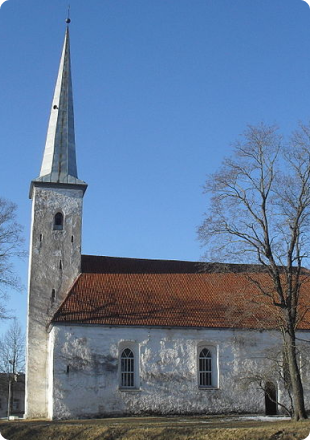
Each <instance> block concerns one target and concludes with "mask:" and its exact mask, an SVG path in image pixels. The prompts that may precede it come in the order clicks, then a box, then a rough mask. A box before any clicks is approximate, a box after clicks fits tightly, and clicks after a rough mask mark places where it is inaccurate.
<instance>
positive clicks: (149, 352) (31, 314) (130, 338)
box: [26, 26, 310, 419]
mask: <svg viewBox="0 0 310 440" xmlns="http://www.w3.org/2000/svg"><path fill="white" fill-rule="evenodd" d="M86 189H87V184H86V183H85V182H84V181H83V180H80V179H79V177H78V174H77V165H76V151H75V134H74V115H73V98H72V83H71V66H70V44H69V29H68V26H67V30H66V35H65V41H64V47H63V52H62V56H61V61H60V67H59V73H58V78H57V83H56V88H55V93H54V98H53V102H52V107H51V114H50V120H49V126H48V133H47V140H46V145H45V150H44V155H43V161H42V167H41V170H40V174H39V177H37V178H36V179H34V180H33V181H32V182H31V188H30V198H31V199H32V226H31V243H30V263H29V299H28V328H27V369H26V417H27V418H45V419H46V418H48V419H63V418H86V417H105V416H113V415H133V414H138V415H144V414H145V415H151V414H223V413H256V414H258V413H259V414H266V413H267V414H277V413H279V412H281V411H282V406H280V405H278V404H277V402H280V401H281V402H284V404H285V402H288V400H289V398H288V395H287V390H286V388H285V386H284V382H283V381H281V377H282V376H283V375H282V373H281V371H280V372H279V371H277V370H276V369H275V362H274V359H273V358H272V356H274V357H277V359H280V357H281V345H282V339H281V335H280V334H279V331H277V330H276V329H275V328H276V325H275V321H274V320H273V319H274V318H273V314H272V313H270V311H269V306H268V304H267V303H265V304H260V306H259V307H255V305H254V304H255V301H252V302H251V301H249V299H250V298H252V299H253V298H255V297H256V295H258V292H257V291H256V290H255V286H254V284H253V283H250V282H249V279H248V275H249V274H251V276H252V277H259V278H260V279H261V278H264V277H265V274H264V273H263V272H262V271H261V270H259V267H258V266H252V265H248V266H247V265H237V264H236V265H234V264H228V265H227V264H211V263H210V264H202V263H195V262H186V261H174V260H171V261H163V260H146V259H145V260H143V259H134V258H115V257H107V256H90V255H81V229H82V205H83V197H84V195H85V193H86ZM275 319H276V318H275ZM298 334H299V336H300V339H303V340H310V321H308V322H307V321H306V320H304V321H303V322H302V323H301V324H300V329H299V332H298ZM308 345H309V344H308ZM303 360H304V359H303V356H302V353H301V359H300V362H301V365H302V375H303V379H304V387H305V389H304V391H305V396H306V405H307V406H308V407H309V404H310V383H309V379H310V368H309V363H308V362H304V363H303ZM307 379H308V380H307ZM262 382H264V386H263V387H262V386H260V385H262ZM266 388H267V389H268V392H266Z"/></svg>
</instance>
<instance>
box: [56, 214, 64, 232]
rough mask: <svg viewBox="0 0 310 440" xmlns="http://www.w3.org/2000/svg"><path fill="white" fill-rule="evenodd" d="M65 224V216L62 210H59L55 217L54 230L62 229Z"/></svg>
mask: <svg viewBox="0 0 310 440" xmlns="http://www.w3.org/2000/svg"><path fill="white" fill-rule="evenodd" d="M63 225H64V216H63V214H62V213H61V212H57V213H56V214H55V217H54V230H56V231H62V230H63Z"/></svg>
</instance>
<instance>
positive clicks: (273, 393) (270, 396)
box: [265, 382, 277, 416]
mask: <svg viewBox="0 0 310 440" xmlns="http://www.w3.org/2000/svg"><path fill="white" fill-rule="evenodd" d="M265 408H266V416H275V415H276V414H277V388H276V386H275V384H274V383H273V382H266V384H265Z"/></svg>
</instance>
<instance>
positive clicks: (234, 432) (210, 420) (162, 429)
mask: <svg viewBox="0 0 310 440" xmlns="http://www.w3.org/2000/svg"><path fill="white" fill-rule="evenodd" d="M309 432H310V420H309V421H305V422H299V423H294V422H290V421H283V420H281V421H274V422H266V421H265V422H262V421H259V420H244V419H241V420H240V419H238V418H234V417H231V418H229V419H222V418H220V417H143V418H142V417H132V418H119V419H101V420H78V421H62V422H49V421H12V422H7V421H1V422H0V433H1V435H2V436H3V437H4V438H5V439H7V440H303V439H305V438H306V437H307V436H308V435H309Z"/></svg>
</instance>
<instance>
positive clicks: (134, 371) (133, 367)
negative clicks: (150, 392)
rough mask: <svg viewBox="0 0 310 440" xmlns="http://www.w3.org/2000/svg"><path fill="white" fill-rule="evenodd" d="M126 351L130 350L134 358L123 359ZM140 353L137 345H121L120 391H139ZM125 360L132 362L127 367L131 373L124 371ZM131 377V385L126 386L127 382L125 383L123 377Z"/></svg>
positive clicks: (129, 343) (130, 343) (123, 343)
mask: <svg viewBox="0 0 310 440" xmlns="http://www.w3.org/2000/svg"><path fill="white" fill-rule="evenodd" d="M126 350H130V352H131V353H132V355H133V357H132V358H131V357H123V354H124V352H125V351H126ZM139 355H140V353H139V346H138V345H137V344H135V343H132V342H127V343H126V342H122V343H121V344H120V345H119V369H118V370H119V374H118V377H119V379H118V383H119V389H120V390H121V391H131V390H133V391H135V390H138V389H139V388H140V380H139V379H140V377H139V370H140V367H139V363H140V356H139ZM123 360H126V361H128V360H130V362H127V365H128V366H129V370H130V371H123V365H124V363H123ZM124 374H125V375H130V376H127V379H128V377H130V378H131V379H129V382H131V383H129V384H127V385H126V383H125V382H126V380H125V382H124V381H123V379H124V376H123V375H124Z"/></svg>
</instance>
